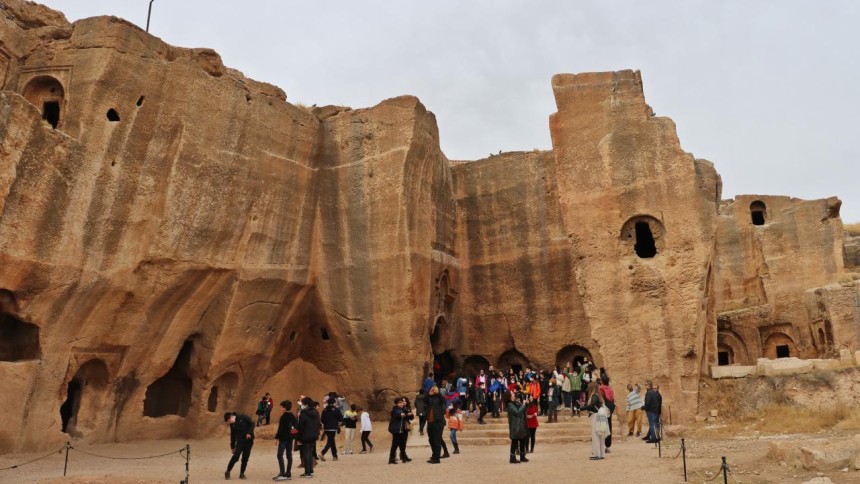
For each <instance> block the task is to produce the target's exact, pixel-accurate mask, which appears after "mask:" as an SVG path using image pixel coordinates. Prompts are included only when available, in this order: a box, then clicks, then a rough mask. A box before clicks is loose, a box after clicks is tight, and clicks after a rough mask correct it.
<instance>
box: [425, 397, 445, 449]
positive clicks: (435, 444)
mask: <svg viewBox="0 0 860 484" xmlns="http://www.w3.org/2000/svg"><path fill="white" fill-rule="evenodd" d="M444 430H445V399H444V398H443V397H442V395H440V394H439V388H438V387H436V386H435V385H434V386H433V387H432V388H430V394H429V396H428V397H427V439H428V440H429V441H430V450H431V451H432V455H431V456H430V460H428V461H427V463H429V464H438V463H439V462H440V460H439V459H440V458H441V457H442V456H441V455H439V454H440V453H441V451H442V443H443V442H442V432H443V431H444ZM445 453H446V454H447V453H448V452H447V449H446V452H445Z"/></svg>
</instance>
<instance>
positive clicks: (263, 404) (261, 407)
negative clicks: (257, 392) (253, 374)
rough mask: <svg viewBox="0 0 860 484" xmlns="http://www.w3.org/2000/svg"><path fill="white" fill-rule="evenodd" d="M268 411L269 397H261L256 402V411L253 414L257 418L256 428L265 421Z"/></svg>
mask: <svg viewBox="0 0 860 484" xmlns="http://www.w3.org/2000/svg"><path fill="white" fill-rule="evenodd" d="M268 411H269V397H267V396H265V395H263V398H261V399H260V401H259V402H257V410H256V411H255V412H254V414H255V415H256V416H257V426H258V427H259V426H260V425H262V424H263V420H265V419H266V412H268Z"/></svg>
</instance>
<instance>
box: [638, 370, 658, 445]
mask: <svg viewBox="0 0 860 484" xmlns="http://www.w3.org/2000/svg"><path fill="white" fill-rule="evenodd" d="M645 387H646V388H647V389H648V391H647V392H646V393H645V406H644V407H643V408H644V409H645V415H647V416H648V435H646V436H645V442H646V443H649V444H654V443H656V442H658V441H659V440H660V414H661V412H662V410H663V397H662V396H661V395H660V392H658V391H657V389H656V388H654V384H653V383H652V382H651V380H648V381H646V382H645Z"/></svg>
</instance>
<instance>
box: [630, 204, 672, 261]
mask: <svg viewBox="0 0 860 484" xmlns="http://www.w3.org/2000/svg"><path fill="white" fill-rule="evenodd" d="M665 232H666V231H665V228H664V227H663V223H662V222H660V221H659V220H657V219H656V218H654V217H652V216H650V215H638V216H636V217H632V218H630V219H629V220H627V221H626V222H624V225H623V226H622V227H621V243H622V245H623V246H625V247H626V248H627V249H626V250H629V251H630V252H631V253H633V254H634V255H636V256H637V257H639V258H640V259H651V258H654V257H656V256H657V255H658V254H659V253H661V252H662V251H663V249H664V248H665V235H666V233H665Z"/></svg>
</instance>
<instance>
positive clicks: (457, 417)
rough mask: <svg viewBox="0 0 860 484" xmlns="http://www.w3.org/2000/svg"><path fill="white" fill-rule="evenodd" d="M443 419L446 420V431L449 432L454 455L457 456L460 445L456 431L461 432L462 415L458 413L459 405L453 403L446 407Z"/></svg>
mask: <svg viewBox="0 0 860 484" xmlns="http://www.w3.org/2000/svg"><path fill="white" fill-rule="evenodd" d="M445 417H446V418H447V419H448V429H449V430H450V431H451V443H452V444H454V453H455V454H459V453H460V444H459V443H458V442H457V431H458V430H459V431H462V430H463V413H462V412H461V411H460V405H459V404H457V403H455V404H453V405H452V406H450V407H448V410H447V411H446V412H445Z"/></svg>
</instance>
